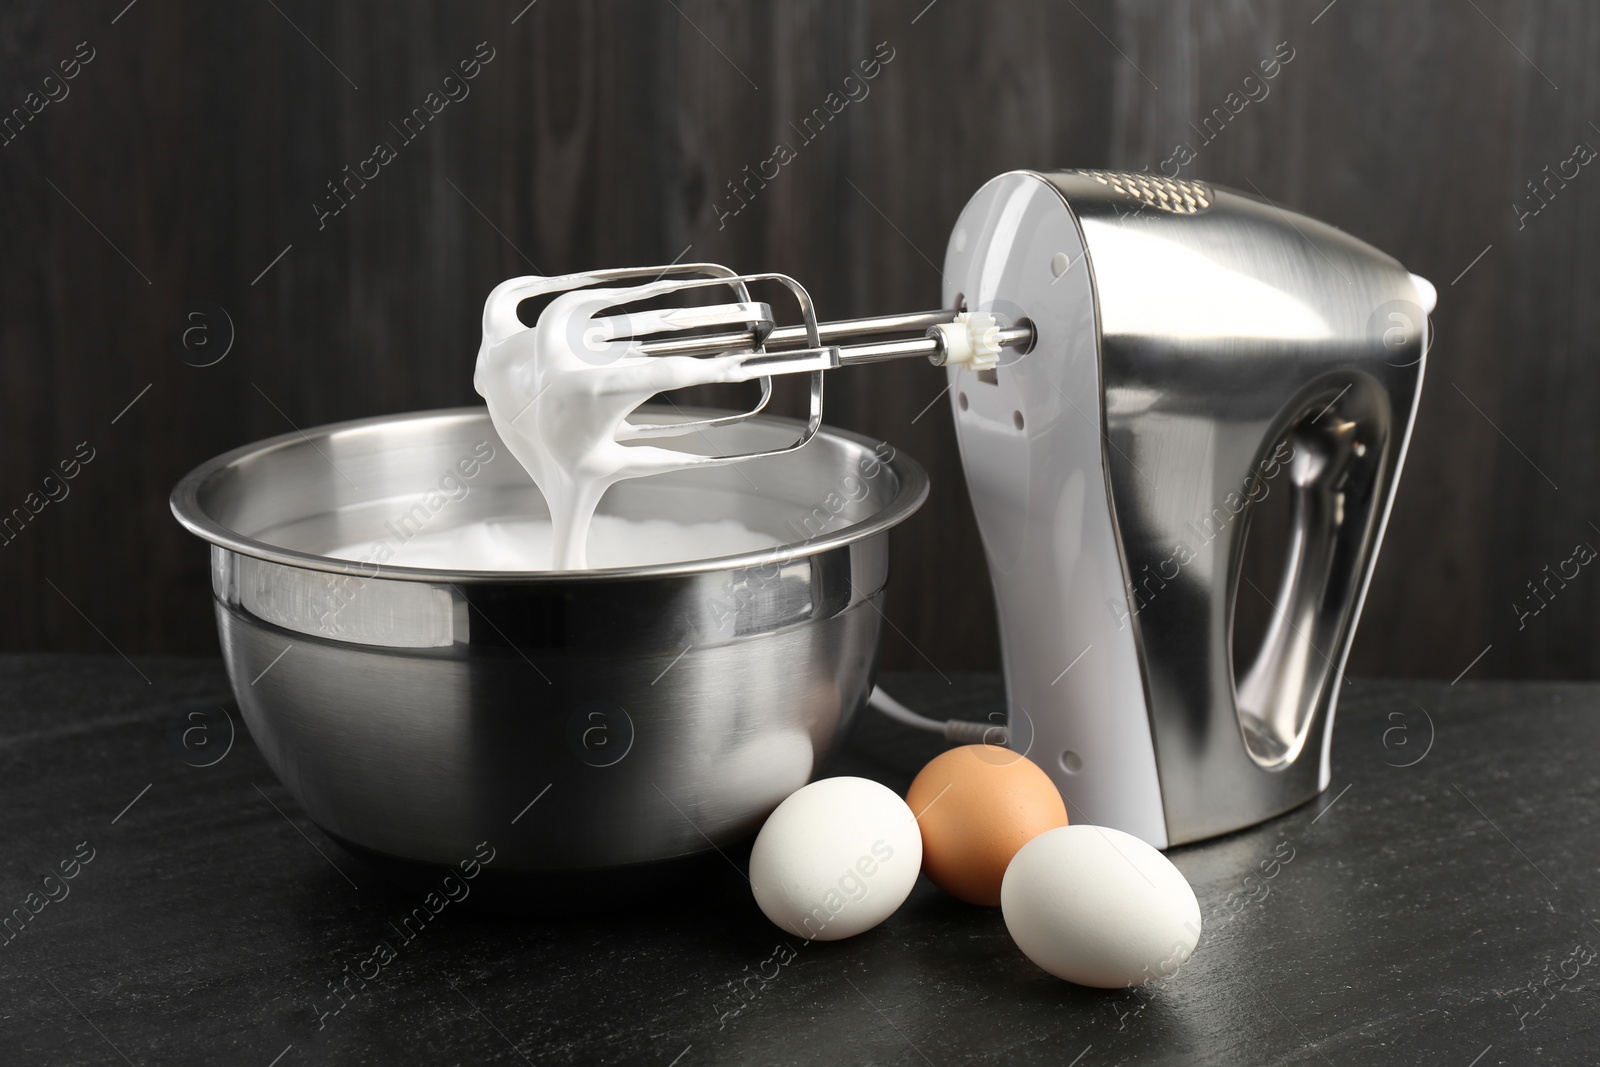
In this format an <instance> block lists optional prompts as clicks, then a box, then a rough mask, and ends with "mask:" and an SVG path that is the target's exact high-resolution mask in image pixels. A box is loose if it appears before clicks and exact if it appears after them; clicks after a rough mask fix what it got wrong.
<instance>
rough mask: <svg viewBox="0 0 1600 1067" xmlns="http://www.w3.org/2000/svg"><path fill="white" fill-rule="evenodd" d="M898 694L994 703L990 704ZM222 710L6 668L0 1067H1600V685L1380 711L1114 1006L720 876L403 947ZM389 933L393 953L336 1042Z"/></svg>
mask: <svg viewBox="0 0 1600 1067" xmlns="http://www.w3.org/2000/svg"><path fill="white" fill-rule="evenodd" d="M146 679H148V684H147V683H146ZM885 687H886V688H890V689H891V691H893V692H895V693H896V695H898V696H900V697H901V698H902V699H903V700H905V701H906V702H907V703H909V704H912V705H913V706H921V707H923V708H926V709H929V710H930V711H933V712H935V713H940V714H946V715H950V714H961V715H963V716H964V717H969V718H983V717H984V715H985V714H986V713H988V712H990V711H993V710H995V709H997V708H998V707H999V706H1000V705H1001V690H1000V687H999V685H998V683H997V681H996V679H994V678H991V677H982V676H978V677H974V676H968V677H957V678H953V679H951V680H949V681H948V682H947V681H946V680H945V679H943V678H940V677H938V676H933V675H926V676H924V675H901V676H891V677H889V678H887V679H885ZM224 708H225V709H226V710H227V712H231V713H232V717H233V720H234V721H237V719H238V715H237V711H236V710H234V708H233V705H232V702H231V699H230V697H229V694H228V688H227V684H226V681H225V679H224V677H223V673H222V669H221V666H220V664H219V663H217V662H215V661H204V660H170V659H168V660H138V661H135V664H133V665H130V664H129V663H128V662H126V661H124V660H122V659H120V658H117V657H110V658H103V659H102V658H96V657H76V656H74V657H52V656H7V657H0V803H3V809H0V810H3V827H4V829H3V836H0V842H3V848H0V914H10V913H11V912H12V911H13V909H16V908H23V909H24V910H25V911H29V912H30V915H31V917H30V918H29V919H28V920H27V922H26V923H25V925H23V926H22V932H21V933H20V934H17V935H15V936H14V937H0V1064H6V1065H12V1064H51V1065H54V1064H117V1063H123V1062H126V1063H130V1064H138V1065H141V1067H142V1065H145V1064H189V1063H195V1064H200V1063H218V1064H230V1065H232V1064H239V1065H260V1067H269V1065H272V1064H276V1065H278V1067H299V1065H301V1064H354V1063H359V1064H405V1063H427V1064H481V1063H506V1064H511V1063H522V1062H527V1063H534V1064H546V1063H595V1062H605V1063H616V1062H629V1063H644V1064H660V1065H662V1067H667V1065H671V1064H677V1065H679V1067H691V1065H694V1064H705V1063H806V1064H811V1063H815V1064H867V1063H872V1064H888V1063H902V1064H936V1065H944V1064H965V1063H1006V1064H1010V1063H1048V1064H1071V1065H1074V1067H1098V1065H1102V1064H1127V1063H1163V1064H1186V1065H1187V1064H1227V1065H1239V1064H1338V1065H1340V1067H1344V1065H1352V1067H1354V1065H1363V1067H1364V1065H1371V1064H1391V1063H1393V1064H1408V1065H1409V1064H1430V1065H1432V1064H1438V1065H1444V1067H1490V1065H1494V1064H1513V1063H1516V1064H1525V1063H1552V1064H1591V1063H1597V1062H1600V1010H1597V1009H1600V955H1597V951H1600V929H1597V927H1596V924H1595V922H1596V921H1600V887H1597V885H1596V880H1595V875H1596V872H1597V869H1600V847H1597V846H1600V840H1597V834H1596V831H1597V829H1600V769H1597V767H1600V758H1597V756H1600V686H1596V685H1574V684H1561V685H1557V684H1538V685H1527V684H1522V685H1510V684H1481V685H1474V684H1465V683H1464V684H1460V685H1456V686H1446V685H1444V684H1441V683H1433V682H1427V683H1424V682H1404V683H1402V682H1361V681H1357V682H1355V683H1354V684H1352V685H1351V686H1350V687H1349V688H1348V689H1347V690H1346V693H1345V696H1344V698H1343V702H1342V706H1341V709H1340V713H1339V725H1338V728H1337V730H1336V731H1335V746H1334V761H1333V770H1334V775H1333V785H1332V787H1331V788H1330V789H1329V790H1328V791H1327V792H1326V793H1325V794H1324V795H1323V796H1321V797H1319V798H1317V799H1316V800H1315V801H1313V802H1312V803H1311V804H1309V805H1307V806H1306V807H1304V808H1302V809H1301V810H1298V811H1295V812H1292V813H1290V814H1289V815H1286V816H1284V817H1282V818H1280V819H1277V820H1275V821H1273V822H1270V823H1267V824H1265V825H1262V826H1258V827H1256V828H1254V829H1251V830H1248V831H1245V832H1242V833H1237V834H1234V835H1231V836H1229V837H1225V838H1222V839H1219V840H1216V841H1212V842H1209V843H1206V844H1203V845H1198V846H1192V847H1188V848H1182V849H1177V850H1174V851H1173V852H1172V853H1171V855H1172V858H1173V859H1174V861H1175V862H1176V863H1177V865H1178V866H1179V867H1180V868H1181V869H1182V870H1183V872H1184V874H1186V875H1187V876H1188V878H1189V880H1190V882H1192V883H1193V885H1194V888H1195V892H1196V893H1197V894H1198V896H1199V899H1200V907H1201V911H1202V914H1203V916H1204V921H1205V930H1204V933H1203V934H1202V936H1201V940H1200V945H1199V949H1198V951H1197V953H1196V955H1195V957H1194V958H1193V960H1192V961H1191V962H1190V963H1189V965H1187V966H1186V967H1185V968H1184V969H1183V970H1182V971H1181V973H1180V974H1179V975H1178V976H1177V977H1176V978H1174V979H1172V980H1170V981H1167V982H1165V983H1164V984H1162V985H1161V987H1160V988H1155V989H1144V990H1135V991H1116V992H1101V991H1094V990H1088V989H1080V988H1076V987H1074V986H1071V985H1067V984H1065V983H1063V982H1059V981H1056V980H1055V979H1052V978H1050V977H1048V976H1047V975H1045V974H1044V973H1043V972H1041V971H1039V970H1038V969H1036V968H1035V967H1034V966H1033V965H1032V964H1030V963H1029V962H1028V961H1027V960H1026V959H1025V958H1023V956H1022V955H1021V954H1020V953H1019V952H1018V951H1017V950H1016V948H1015V947H1014V946H1013V945H1012V944H1011V941H1010V939H1009V938H1008V937H1007V935H1006V931H1005V926H1004V924H1003V922H1002V920H1001V917H1000V914H999V911H998V909H993V910H990V909H978V908H971V907H967V906H965V905H961V904H958V903H956V902H955V901H952V900H950V899H948V898H946V897H944V896H943V895H942V894H941V893H940V892H939V891H938V890H936V889H934V888H933V887H932V886H930V885H928V884H927V883H926V881H925V880H924V881H923V882H920V883H919V884H918V886H917V888H916V890H915V891H914V892H913V893H912V895H911V898H910V900H908V901H907V902H906V904H905V906H904V907H903V908H902V909H901V910H900V911H899V912H898V913H897V914H896V915H895V916H894V917H893V918H891V919H890V920H889V921H888V922H887V923H885V924H884V925H882V926H880V927H879V928H878V929H876V930H874V931H872V932H870V933H868V934H866V935H864V936H862V937H858V938H854V939H852V940H848V941H844V942H837V943H816V944H809V945H808V944H802V943H800V942H798V941H797V940H796V939H794V938H793V937H786V936H785V935H784V934H783V933H782V932H780V931H779V930H777V929H776V928H774V927H773V926H771V925H770V924H768V923H767V922H766V921H765V919H764V918H763V917H762V916H761V914H760V912H759V911H758V910H757V909H756V907H755V904H754V903H753V902H752V900H751V899H750V894H749V889H748V887H747V885H746V883H745V881H744V879H743V877H742V875H741V874H740V873H738V872H736V871H735V870H733V869H732V866H731V865H729V864H727V863H722V862H721V861H720V860H719V861H718V862H717V863H716V864H714V865H713V866H711V867H709V868H707V869H706V870H705V871H704V872H703V873H702V874H701V876H700V878H699V880H698V881H697V882H695V884H693V885H691V886H688V887H686V891H680V892H679V893H678V894H676V895H674V896H666V895H663V896H662V897H661V898H660V899H659V900H658V901H657V905H656V906H655V907H648V906H644V907H626V908H612V909H605V910H602V911H600V912H599V913H597V914H592V915H589V916H587V917H578V918H574V917H571V916H558V915H555V914H550V915H545V916H531V917H530V916H507V915H503V914H495V913H492V912H485V911H483V910H481V909H478V908H476V907H475V906H473V904H472V902H471V901H468V902H465V903H463V904H461V905H459V906H451V907H449V908H446V909H445V910H442V911H440V912H439V914H438V916H437V918H436V919H434V920H433V921H432V922H431V923H430V924H429V925H428V926H427V928H425V929H424V930H423V931H422V933H420V934H418V935H416V936H415V937H414V939H412V940H410V941H406V942H399V939H398V938H397V937H396V936H395V935H394V932H393V930H394V928H393V927H392V926H391V924H392V923H394V922H397V921H398V920H399V919H400V917H402V916H404V915H405V914H406V913H407V912H408V911H409V910H410V909H411V908H412V907H413V906H415V905H416V904H417V903H418V901H417V899H416V898H415V896H414V895H409V894H408V893H406V892H404V891H397V890H394V889H390V888H386V887H385V885H384V883H383V882H382V881H381V880H380V879H379V878H378V876H377V875H376V874H375V873H374V871H373V870H372V869H371V868H370V867H367V866H365V865H364V864H363V863H362V862H361V861H360V860H359V859H358V858H357V857H354V856H352V855H351V854H349V853H347V852H345V851H342V850H341V849H340V848H339V847H338V846H336V845H335V844H334V843H332V842H331V841H330V840H329V839H328V838H326V837H324V836H323V835H322V834H321V833H320V832H319V831H318V830H317V829H316V828H315V827H313V826H312V825H311V823H310V822H309V821H308V820H307V819H306V818H305V816H304V815H303V814H302V812H301V811H300V810H299V808H298V807H297V806H296V805H295V804H294V802H293V801H292V800H291V799H290V798H289V796H288V794H287V793H286V792H285V791H284V790H283V788H282V787H281V786H279V785H278V784H277V782H276V781H275V780H274V779H273V778H272V776H271V774H270V772H268V770H267V768H266V766H265V764H264V763H263V762H262V760H261V758H260V755H259V754H258V753H257V751H256V750H255V748H254V747H253V746H252V744H251V742H250V740H249V738H248V737H247V736H246V735H245V734H244V733H243V730H242V726H241V728H240V731H241V732H240V734H239V736H238V738H237V740H236V741H235V742H234V744H233V746H232V748H231V750H228V749H227V748H226V747H225V745H226V741H227V730H228V728H227V719H226V718H225V713H224V711H223V710H222V709H224ZM939 748H940V741H939V739H938V738H936V737H932V736H927V735H918V734H916V733H914V732H908V731H906V730H905V729H904V728H902V727H899V726H897V725H894V724H892V723H889V722H887V721H884V720H882V719H880V717H878V716H876V715H874V714H864V715H863V718H862V719H861V721H860V722H859V723H858V725H857V728H856V729H855V731H854V733H853V735H852V736H851V737H850V738H849V741H848V744H847V745H846V747H845V749H844V751H843V752H842V753H841V755H840V757H839V758H838V759H837V760H836V761H835V762H834V764H833V766H832V767H831V768H830V770H831V771H832V772H833V773H849V774H861V775H866V776H869V777H873V778H877V779H879V780H881V781H883V782H885V783H887V784H888V785H890V786H892V787H894V788H895V789H898V790H902V791H903V790H904V788H905V787H906V786H907V784H908V783H909V781H910V779H911V776H912V775H913V774H914V772H915V771H916V769H917V768H918V767H919V766H920V765H921V763H922V761H924V760H925V759H927V758H930V757H931V756H933V755H934V754H935V753H936V752H937V751H938V750H939ZM207 763H210V764H211V765H210V766H203V764H207ZM86 857H87V861H86V862H85V858H86ZM733 859H734V860H735V861H736V862H738V861H742V859H743V857H742V856H739V855H735V856H734V857H733ZM63 864H64V865H65V866H64V867H63ZM63 871H71V873H72V875H73V877H71V878H70V879H64V878H63V877H61V874H62V873H63ZM52 872H55V874H56V877H54V878H52V879H50V880H48V881H46V880H45V876H46V875H47V874H51V873H52ZM46 890H48V894H49V898H48V899H47V898H46V896H45V893H46ZM36 892H37V893H39V894H40V895H38V896H35V897H32V898H30V897H29V894H30V893H36ZM41 901H43V903H40V902H41ZM30 902H31V907H30ZM34 908H36V909H37V913H36V914H32V910H33V909H34ZM1592 920H1594V921H1592ZM15 925H17V921H16V920H15V919H13V926H15ZM380 940H387V941H389V942H391V943H399V944H400V947H399V948H398V950H397V951H396V953H395V958H394V959H392V960H389V961H387V962H386V964H385V965H384V966H383V967H382V969H381V978H380V979H378V980H376V981H374V982H372V983H370V984H368V986H367V987H366V989H365V990H364V991H362V992H360V993H359V994H358V995H355V996H353V997H351V998H349V1000H348V1002H347V1003H344V1004H343V1007H342V1008H340V1009H339V1010H338V1012H337V1014H333V1013H332V1012H333V1009H334V1008H335V1007H337V1006H338V1005H339V1004H340V1003H341V1002H340V1001H338V1000H335V999H334V997H333V994H332V993H331V992H330V983H336V982H339V981H341V980H342V979H343V977H344V975H345V974H346V973H348V972H347V971H346V968H347V967H349V968H351V969H352V970H353V969H356V968H357V967H359V966H361V961H363V960H364V959H367V958H369V957H370V956H371V954H372V952H373V947H374V946H375V945H376V943H377V942H379V941H380ZM368 973H371V972H370V971H368ZM324 1013H327V1014H324Z"/></svg>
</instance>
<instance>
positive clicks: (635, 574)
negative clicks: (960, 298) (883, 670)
mask: <svg viewBox="0 0 1600 1067" xmlns="http://www.w3.org/2000/svg"><path fill="white" fill-rule="evenodd" d="M682 410H683V411H684V412H685V413H689V414H694V415H701V414H704V415H708V416H714V415H718V414H734V413H733V412H726V411H722V410H721V409H716V408H687V407H686V408H683V409H682ZM488 414H489V412H488V408H487V407H481V406H466V407H454V408H427V409H422V410H418V411H406V412H396V413H393V414H388V415H372V416H368V417H366V418H360V419H349V420H346V421H343V422H331V423H324V424H322V425H320V426H313V427H310V428H308V429H305V430H299V429H297V430H295V431H293V432H291V433H284V434H279V435H277V436H276V437H267V438H263V439H261V440H259V441H254V442H251V443H249V444H245V445H240V446H239V447H238V448H234V449H230V450H229V451H227V452H223V453H221V454H220V455H217V456H213V457H212V458H211V459H209V460H206V461H205V462H204V463H202V464H200V465H199V466H197V467H195V468H194V469H193V470H191V471H190V472H189V473H188V474H185V475H184V476H183V477H182V478H181V479H179V480H178V483H177V485H175V486H174V487H173V489H172V495H171V497H170V498H169V503H170V505H171V507H172V514H173V516H174V517H175V518H176V519H177V520H178V522H179V523H180V524H181V525H182V526H183V527H184V528H185V529H187V530H188V531H189V532H190V533H192V534H194V535H195V536H197V537H199V538H200V539H201V540H203V541H207V542H209V543H210V544H212V545H214V546H216V547H218V548H223V549H227V550H228V551H230V552H236V553H238V554H240V555H244V556H251V557H254V558H256V559H260V560H265V561H267V562H269V563H277V564H281V565H283V566H286V567H294V568H297V569H300V570H313V571H323V572H327V573H331V574H345V575H349V574H354V575H358V576H360V577H361V578H363V579H365V580H372V579H385V580H395V581H408V582H432V583H436V584H454V583H458V582H460V583H469V584H478V585H482V584H496V585H546V584H559V583H562V582H570V581H572V580H574V579H582V580H584V581H591V582H592V581H607V580H611V581H625V580H632V579H639V578H676V577H691V576H695V575H702V574H709V573H716V572H720V571H728V570H737V569H740V568H745V567H752V566H760V565H764V564H769V563H773V562H778V561H787V560H794V559H801V558H805V557H807V556H814V555H819V554H821V553H823V552H827V551H829V550H831V549H835V548H839V547H842V546H845V545H849V544H852V543H854V542H857V541H863V540H865V539H867V538H869V537H872V536H874V535H876V534H880V533H884V532H887V531H888V530H889V529H891V528H892V527H894V526H897V525H899V524H900V523H901V522H903V521H905V520H906V519H907V518H909V517H910V516H911V515H912V514H913V513H915V512H916V511H917V509H918V508H920V507H921V506H922V504H923V502H924V501H926V500H927V497H928V475H927V472H925V471H924V470H923V469H922V466H921V464H919V463H918V462H917V461H916V460H914V459H912V458H911V457H910V456H908V455H906V454H905V453H904V452H902V451H900V450H899V449H898V448H894V446H892V445H891V446H890V448H891V449H892V451H893V455H892V456H891V457H890V458H888V459H886V460H881V461H880V462H882V463H883V464H884V465H885V466H887V467H888V468H889V469H890V470H891V471H893V472H894V475H895V479H896V482H897V487H896V489H895V494H894V497H893V498H892V499H891V500H890V501H889V502H888V503H887V504H886V505H885V506H884V507H882V508H880V509H879V510H878V511H876V512H874V513H873V514H872V515H870V516H869V517H867V518H865V519H863V520H861V521H860V522H854V523H851V524H850V525H848V526H842V527H840V528H839V529H837V530H833V531H831V532H829V533H826V534H823V535H821V536H818V537H811V538H806V539H805V540H802V541H789V542H785V543H783V544H779V545H776V546H774V547H772V548H762V549H755V550H752V551H749V552H741V553H737V554H735V555H730V556H713V557H711V558H709V559H696V560H684V561H681V562H677V563H653V564H650V565H648V566H642V567H601V568H589V569H586V570H562V571H480V570H465V569H459V570H457V569H452V570H445V569H442V568H431V567H401V566H390V565H388V564H378V563H361V562H360V561H357V560H346V559H336V558H334V557H332V556H317V555H313V554H311V553H309V552H299V551H296V550H294V549H288V548H280V547H278V546H277V545H271V544H268V543H267V542H265V541H258V540H256V539H255V538H253V537H246V536H244V535H243V534H240V533H238V532H236V531H234V530H231V529H229V528H228V527H227V526H224V525H223V524H222V523H220V522H218V521H216V520H215V519H213V518H212V517H211V516H210V515H208V514H207V513H206V512H205V510H204V509H203V508H202V507H201V506H200V489H201V487H202V486H203V485H205V483H206V482H207V481H208V480H209V479H211V478H212V477H214V476H215V475H217V474H218V473H219V472H221V471H223V470H225V469H226V468H228V467H230V466H233V465H235V464H237V463H239V462H241V461H243V460H245V459H247V458H250V457H253V456H259V455H264V454H266V453H268V452H271V451H274V450H276V449H280V448H285V447H289V446H291V445H296V444H300V443H308V442H312V441H313V440H314V439H315V438H318V437H328V436H330V435H332V434H334V433H339V432H343V431H347V430H356V429H362V428H365V427H368V426H375V425H380V424H383V423H391V422H404V421H408V420H412V419H442V418H463V419H464V418H475V419H476V418H482V419H485V420H487V419H488ZM752 421H759V422H763V423H768V424H773V425H781V426H790V427H794V428H796V429H800V428H803V427H804V426H805V423H804V422H803V421H801V420H798V419H791V418H788V417H787V416H779V415H757V416H755V417H754V419H753V420H752ZM817 434H818V436H821V435H823V434H826V435H829V436H831V437H837V438H843V439H845V440H847V441H852V442H854V443H856V444H858V445H862V446H865V447H866V448H868V449H869V450H872V451H874V452H875V451H876V448H877V446H879V445H882V444H886V443H887V442H883V441H879V440H877V439H875V438H872V437H868V436H867V435H865V434H859V433H855V432H854V431H851V430H843V429H839V428H838V427H833V426H827V425H824V426H822V427H821V428H820V429H819V430H818V431H817ZM313 447H315V446H314V445H313ZM530 481H531V479H530Z"/></svg>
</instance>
